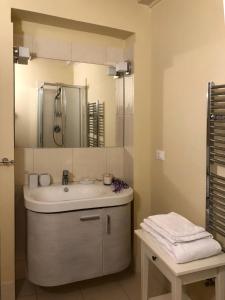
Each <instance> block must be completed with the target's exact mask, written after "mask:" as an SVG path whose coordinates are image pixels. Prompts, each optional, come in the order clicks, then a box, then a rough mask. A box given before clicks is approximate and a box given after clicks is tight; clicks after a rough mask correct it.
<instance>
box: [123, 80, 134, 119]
mask: <svg viewBox="0 0 225 300" xmlns="http://www.w3.org/2000/svg"><path fill="white" fill-rule="evenodd" d="M133 113H134V76H133V75H130V76H128V77H125V114H126V115H127V114H133Z"/></svg>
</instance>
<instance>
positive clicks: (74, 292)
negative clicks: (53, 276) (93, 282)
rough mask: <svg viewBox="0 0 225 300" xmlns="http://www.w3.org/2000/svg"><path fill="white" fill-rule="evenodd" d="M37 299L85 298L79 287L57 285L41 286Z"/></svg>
mask: <svg viewBox="0 0 225 300" xmlns="http://www.w3.org/2000/svg"><path fill="white" fill-rule="evenodd" d="M37 300H83V299H82V294H81V290H80V289H79V288H77V287H76V288H71V287H68V286H65V287H56V288H46V289H45V288H39V289H38V292H37Z"/></svg>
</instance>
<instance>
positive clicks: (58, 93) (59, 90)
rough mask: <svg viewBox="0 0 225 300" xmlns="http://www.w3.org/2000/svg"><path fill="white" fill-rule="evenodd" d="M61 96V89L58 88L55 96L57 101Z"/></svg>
mask: <svg viewBox="0 0 225 300" xmlns="http://www.w3.org/2000/svg"><path fill="white" fill-rule="evenodd" d="M60 95H61V88H58V90H57V93H56V95H55V99H58V98H59V96H60Z"/></svg>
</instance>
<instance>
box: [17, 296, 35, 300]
mask: <svg viewBox="0 0 225 300" xmlns="http://www.w3.org/2000/svg"><path fill="white" fill-rule="evenodd" d="M16 300H37V298H36V295H30V296H23V297H17V298H16Z"/></svg>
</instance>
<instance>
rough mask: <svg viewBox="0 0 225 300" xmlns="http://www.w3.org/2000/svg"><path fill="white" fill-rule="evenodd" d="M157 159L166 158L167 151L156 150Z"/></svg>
mask: <svg viewBox="0 0 225 300" xmlns="http://www.w3.org/2000/svg"><path fill="white" fill-rule="evenodd" d="M156 159H157V160H165V151H163V150H156Z"/></svg>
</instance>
